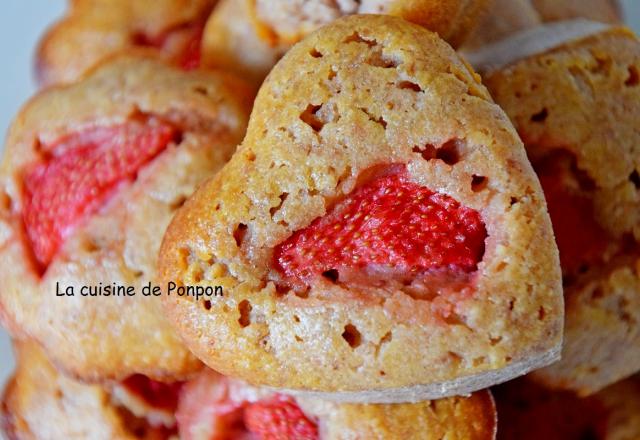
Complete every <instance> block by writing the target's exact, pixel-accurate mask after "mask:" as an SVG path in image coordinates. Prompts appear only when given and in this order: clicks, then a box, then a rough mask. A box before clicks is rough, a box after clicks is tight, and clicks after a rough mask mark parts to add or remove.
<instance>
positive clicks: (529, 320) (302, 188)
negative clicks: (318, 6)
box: [160, 15, 563, 402]
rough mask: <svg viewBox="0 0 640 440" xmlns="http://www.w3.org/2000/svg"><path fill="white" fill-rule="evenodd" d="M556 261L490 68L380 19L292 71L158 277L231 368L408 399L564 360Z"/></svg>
mask: <svg viewBox="0 0 640 440" xmlns="http://www.w3.org/2000/svg"><path fill="white" fill-rule="evenodd" d="M557 252H558V251H557V248H556V245H555V242H554V240H553V234H552V229H551V222H550V220H549V216H548V214H547V211H546V204H545V201H544V196H543V193H542V190H541V188H540V184H539V182H538V180H537V178H536V176H535V173H534V171H533V169H532V168H531V165H530V164H529V162H528V161H527V158H526V155H525V151H524V148H523V146H522V142H521V141H520V139H519V138H518V136H517V134H516V132H515V130H514V129H513V126H512V125H511V124H510V122H509V120H508V118H507V116H506V115H505V114H504V112H503V111H502V110H501V109H500V108H499V107H498V106H497V105H496V104H495V103H494V102H493V101H492V100H491V98H490V96H489V94H488V92H487V91H486V89H485V88H484V87H483V86H482V85H481V84H480V83H479V80H478V77H477V76H476V75H475V74H474V72H473V71H472V70H471V69H470V68H469V67H468V65H467V64H465V63H464V62H463V61H462V60H461V59H460V58H459V57H458V56H457V55H456V53H455V52H454V51H453V50H452V49H451V47H450V46H449V45H447V44H446V43H445V42H444V41H443V40H441V39H440V38H438V36H437V35H436V34H435V33H432V32H429V31H427V30H425V29H424V28H422V27H420V26H417V25H414V24H411V23H408V22H406V21H405V20H402V19H399V18H395V17H389V16H382V15H378V16H376V15H367V16H352V17H348V18H344V19H340V20H338V21H336V22H335V23H333V24H332V25H329V26H327V27H325V28H323V29H321V30H320V31H318V32H317V33H315V34H313V35H311V36H310V37H308V38H307V39H305V40H303V41H302V42H301V43H299V44H298V45H296V46H295V47H294V48H293V49H292V50H291V51H290V52H289V53H288V54H287V55H286V56H285V57H284V58H283V59H282V60H281V61H280V62H279V63H278V65H277V66H276V67H275V68H274V70H273V71H272V73H271V74H270V75H269V77H268V79H267V81H266V82H265V83H264V84H263V86H262V88H261V90H260V92H259V95H258V98H257V100H256V102H255V106H254V110H253V113H252V116H251V120H250V123H249V128H248V132H247V136H246V137H245V139H244V141H243V143H242V144H241V146H240V147H239V149H238V151H237V152H236V153H235V154H234V157H233V158H232V159H231V161H230V162H229V163H228V164H227V165H226V166H225V167H224V168H223V169H222V171H221V172H220V173H219V174H217V176H216V177H215V178H214V179H212V180H211V181H209V182H208V183H206V184H205V185H203V186H202V187H201V188H200V189H199V190H198V191H197V192H196V193H195V195H194V196H193V197H192V198H190V199H189V200H188V201H187V203H186V204H185V206H184V207H183V208H182V209H181V210H179V211H178V213H177V215H176V217H175V218H174V221H173V222H172V224H171V226H170V227H169V229H168V230H167V234H166V236H165V239H164V243H163V247H162V251H161V254H160V255H161V257H160V273H161V276H162V279H163V284H167V285H168V284H169V283H174V285H175V286H177V287H176V288H175V289H173V294H172V295H166V296H164V299H165V304H166V309H167V311H168V313H169V315H170V317H171V318H172V320H173V322H174V323H175V325H176V327H177V328H178V330H179V332H180V333H181V335H182V336H183V338H184V340H185V342H186V343H187V344H188V345H189V347H190V348H191V349H192V350H193V352H194V353H195V354H196V355H197V356H198V357H199V358H201V359H202V360H203V361H204V362H205V363H207V364H208V365H209V366H210V367H212V368H213V369H215V370H217V371H220V372H221V373H223V374H226V375H229V376H239V377H240V378H242V379H245V380H247V381H249V382H251V383H253V384H261V385H269V386H273V387H280V388H290V389H296V390H299V391H307V392H316V393H318V395H321V396H323V397H326V398H332V399H339V400H343V401H360V402H362V401H364V402H401V401H417V400H424V399H429V398H440V397H444V396H450V395H456V394H461V393H469V392H471V391H474V390H477V389H481V388H484V387H486V386H488V385H491V384H494V383H497V382H501V381H504V380H507V379H509V378H511V377H514V376H517V375H520V374H524V373H525V372H527V371H529V370H531V369H534V368H537V367H540V366H543V365H546V364H548V363H549V362H551V361H553V360H556V359H557V356H558V352H559V349H560V342H561V335H562V314H563V312H562V311H563V303H562V292H561V277H560V267H559V260H558V253H557ZM196 286H199V287H201V288H202V287H205V286H209V287H212V286H219V287H220V288H221V290H222V291H223V295H224V296H223V297H217V298H213V299H203V300H200V301H197V300H196V298H195V297H194V296H193V295H189V292H190V291H191V292H193V290H194V288H195V287H196ZM180 288H181V289H182V290H180ZM169 293H170V292H169Z"/></svg>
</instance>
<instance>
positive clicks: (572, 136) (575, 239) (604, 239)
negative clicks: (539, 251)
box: [485, 28, 640, 394]
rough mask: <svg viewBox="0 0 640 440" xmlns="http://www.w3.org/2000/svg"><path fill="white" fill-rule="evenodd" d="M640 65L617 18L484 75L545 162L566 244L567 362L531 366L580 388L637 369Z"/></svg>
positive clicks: (532, 152)
mask: <svg viewBox="0 0 640 440" xmlns="http://www.w3.org/2000/svg"><path fill="white" fill-rule="evenodd" d="M639 72H640V42H639V41H638V39H637V38H636V37H635V36H634V35H633V34H632V33H631V32H630V31H628V30H625V29H620V28H618V29H609V30H604V31H601V32H597V33H595V34H593V35H591V36H587V37H582V38H579V39H577V40H572V41H569V42H565V43H564V44H560V45H557V46H556V47H555V48H552V49H549V50H547V51H544V52H542V53H538V54H536V55H530V56H528V57H524V58H523V59H516V60H514V61H512V62H511V63H510V64H507V65H506V67H504V68H502V69H500V70H498V71H494V72H491V73H488V74H487V75H486V76H485V80H486V85H487V87H488V88H489V90H490V91H491V92H492V94H493V96H494V99H495V100H496V102H498V103H499V104H500V105H501V106H502V107H503V108H504V109H505V111H506V112H507V114H508V115H509V116H510V117H511V119H512V121H513V123H514V125H515V126H516V128H517V130H518V132H519V133H520V135H521V137H522V139H523V141H524V143H525V146H526V148H527V152H528V154H529V157H530V159H531V161H532V163H533V166H534V168H535V169H536V171H537V172H538V175H539V177H540V180H541V182H542V186H543V188H544V190H545V193H546V196H547V203H548V205H549V211H550V213H551V220H552V222H553V224H554V229H555V235H556V239H557V241H558V246H559V249H560V260H561V263H562V268H563V280H564V293H565V304H566V323H565V343H564V348H563V355H562V361H560V362H558V363H557V364H554V365H553V366H551V367H549V368H546V369H544V370H541V371H539V372H536V373H535V377H536V378H538V379H540V380H543V381H544V382H545V383H547V384H549V385H551V386H556V387H566V388H570V389H573V390H576V391H579V392H580V393H581V394H589V393H593V392H596V391H598V390H600V389H602V388H604V387H606V386H607V385H609V384H612V383H614V382H617V381H618V380H620V379H622V378H624V377H627V376H629V375H631V374H633V373H634V372H636V371H639V370H640V325H639V322H640V246H639V243H640V179H639V178H638V175H639V173H640V133H639V132H638V121H639V120H640V79H639Z"/></svg>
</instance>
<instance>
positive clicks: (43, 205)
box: [22, 118, 177, 267]
mask: <svg viewBox="0 0 640 440" xmlns="http://www.w3.org/2000/svg"><path fill="white" fill-rule="evenodd" d="M176 135H177V131H176V129H175V128H174V127H172V126H171V125H169V124H167V123H165V122H161V121H159V120H157V119H154V118H150V119H149V120H147V121H145V122H140V121H130V122H127V123H124V124H120V125H114V126H110V127H93V128H88V129H85V130H82V131H79V132H76V133H72V134H70V135H68V136H65V137H64V138H62V139H60V140H58V141H57V142H55V144H54V145H51V146H45V150H46V151H48V152H50V154H51V157H49V158H47V159H45V160H44V161H43V162H41V163H38V164H36V165H35V166H34V167H33V168H31V169H29V170H27V172H26V173H25V178H24V187H25V201H24V210H23V213H22V215H23V221H24V224H25V228H26V232H27V237H28V239H29V241H30V243H31V248H32V250H33V253H34V256H35V258H36V260H37V262H38V263H39V264H40V265H42V266H44V267H46V266H47V265H48V264H49V263H50V262H51V259H52V258H53V257H54V255H55V254H56V252H57V251H58V248H59V247H60V245H61V244H62V243H63V241H64V240H65V238H66V237H68V236H69V235H70V234H71V232H72V231H73V229H74V228H75V227H76V226H77V224H78V223H80V222H81V221H82V220H83V219H85V218H86V217H88V216H90V215H91V214H93V213H95V212H96V211H98V209H100V207H101V206H103V205H104V203H105V202H106V201H107V199H109V197H111V195H112V194H113V193H114V192H115V191H116V189H117V187H118V186H119V185H120V184H121V183H123V182H126V181H130V180H132V179H134V178H135V177H136V174H137V172H138V170H139V169H140V168H141V167H143V166H144V165H145V164H146V163H148V162H149V161H151V160H152V159H153V158H154V157H156V156H157V155H158V154H159V153H160V152H161V151H162V150H164V149H165V148H166V146H167V145H168V144H169V142H171V140H172V139H173V138H174V137H175V136H176Z"/></svg>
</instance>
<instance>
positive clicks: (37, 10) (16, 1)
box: [0, 0, 640, 385]
mask: <svg viewBox="0 0 640 440" xmlns="http://www.w3.org/2000/svg"><path fill="white" fill-rule="evenodd" d="M622 2H623V3H624V6H625V10H626V12H627V21H628V22H629V23H630V24H632V25H633V26H634V27H635V29H636V31H639V32H640V0H622ZM2 3H3V5H2V6H3V11H2V14H1V15H0V59H1V60H2V61H3V67H2V71H1V73H0V75H2V82H1V83H0V93H1V95H0V132H2V133H5V132H6V129H7V127H8V126H9V123H10V122H11V119H12V118H13V116H14V115H15V113H16V112H17V110H18V109H19V108H20V106H21V105H22V103H24V101H25V100H26V99H27V98H28V97H29V96H30V95H31V93H32V92H33V82H32V75H31V65H32V58H33V50H34V48H35V45H36V42H37V40H38V37H39V35H40V33H41V32H42V31H43V30H44V29H45V28H46V27H47V25H48V24H49V23H51V22H52V21H53V20H54V19H55V18H56V17H58V16H60V15H61V14H62V12H63V10H64V6H65V2H64V1H63V0H4V1H3V2H2ZM1 288H2V274H0V289H1ZM12 366H13V360H12V357H11V348H10V344H9V339H8V338H7V336H6V333H4V331H3V330H2V329H0V385H1V384H3V383H4V381H5V379H6V377H7V376H8V375H9V373H10V371H11V369H12Z"/></svg>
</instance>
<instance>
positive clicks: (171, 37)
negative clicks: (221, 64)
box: [134, 22, 204, 71]
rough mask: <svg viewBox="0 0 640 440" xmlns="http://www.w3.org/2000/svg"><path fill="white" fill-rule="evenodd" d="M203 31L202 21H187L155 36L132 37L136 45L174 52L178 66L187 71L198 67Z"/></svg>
mask: <svg viewBox="0 0 640 440" xmlns="http://www.w3.org/2000/svg"><path fill="white" fill-rule="evenodd" d="M203 32H204V24H203V23H201V22H195V23H188V24H185V25H182V26H178V27H176V28H173V29H169V30H167V31H165V32H163V33H161V34H160V35H157V36H149V35H146V34H138V35H136V36H135V37H134V42H135V44H137V45H138V46H145V47H153V48H156V49H159V50H161V51H163V52H166V53H168V54H170V55H171V54H175V57H174V59H175V61H176V63H177V64H178V66H180V67H181V68H182V69H183V70H187V71H188V70H193V69H197V68H198V67H200V56H201V53H200V52H201V44H202V34H203Z"/></svg>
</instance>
